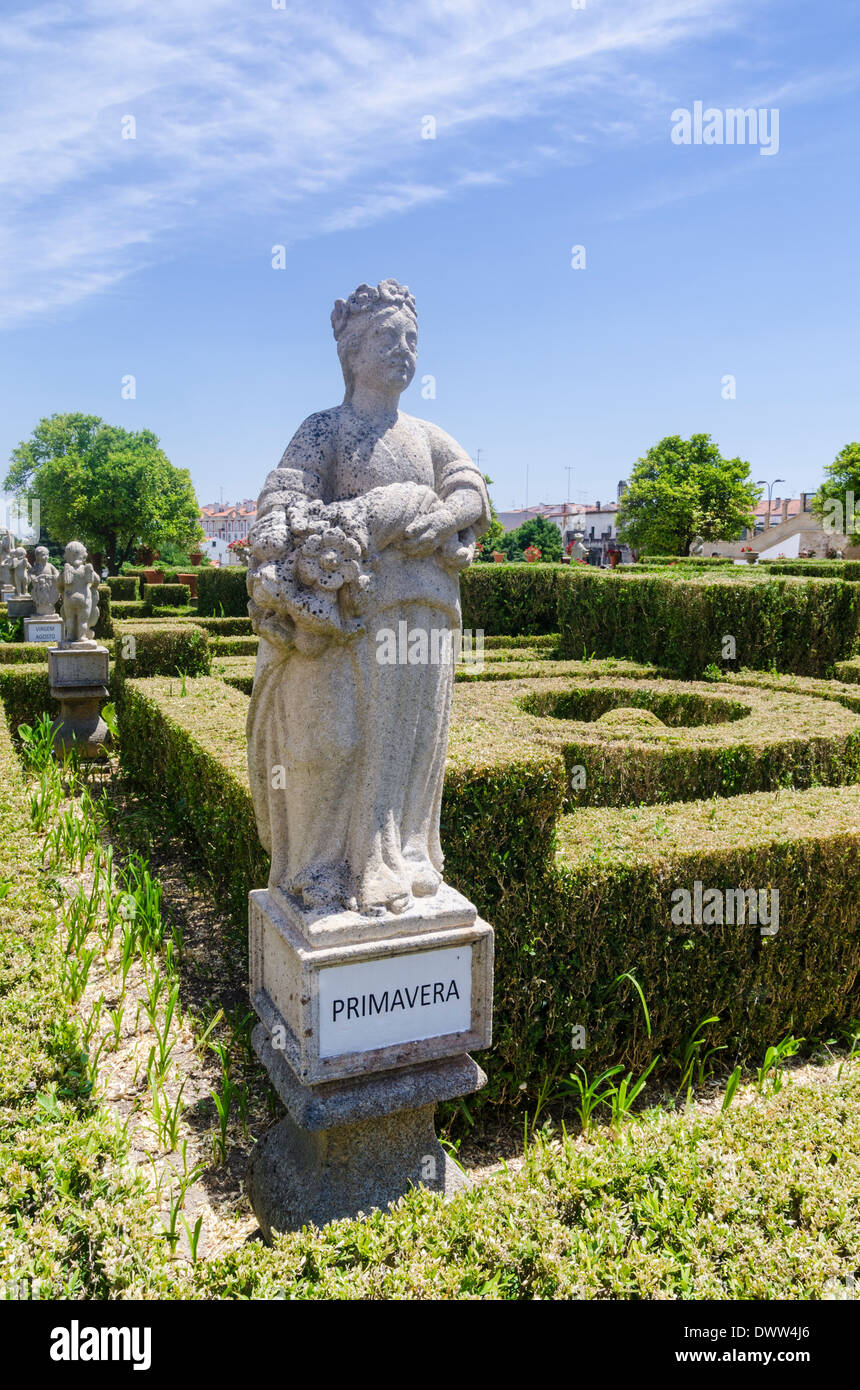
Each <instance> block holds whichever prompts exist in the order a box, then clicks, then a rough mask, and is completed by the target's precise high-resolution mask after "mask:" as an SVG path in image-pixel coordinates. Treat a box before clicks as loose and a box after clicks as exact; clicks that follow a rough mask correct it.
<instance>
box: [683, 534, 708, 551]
mask: <svg viewBox="0 0 860 1390" xmlns="http://www.w3.org/2000/svg"><path fill="white" fill-rule="evenodd" d="M704 553H705V541H704V538H703V537H702V536H694V537H693V539H692V540H691V541H690V544H689V547H688V550H687V554H688V555H704Z"/></svg>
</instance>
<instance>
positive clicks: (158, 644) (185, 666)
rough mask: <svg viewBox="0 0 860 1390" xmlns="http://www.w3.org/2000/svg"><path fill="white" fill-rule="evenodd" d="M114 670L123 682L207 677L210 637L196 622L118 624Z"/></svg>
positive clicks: (209, 662) (114, 651)
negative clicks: (127, 679)
mask: <svg viewBox="0 0 860 1390" xmlns="http://www.w3.org/2000/svg"><path fill="white" fill-rule="evenodd" d="M113 657H114V670H115V672H116V675H117V676H118V677H119V678H120V679H122V678H124V677H125V676H131V677H133V678H135V679H138V678H140V677H145V676H156V675H158V676H181V675H183V674H184V675H186V676H206V675H208V674H209V669H210V664H211V654H210V651H209V635H208V633H206V632H203V631H202V629H201V628H199V627H196V626H195V625H194V624H192V623H186V624H184V625H183V624H179V623H163V624H158V623H147V624H145V625H144V624H138V623H118V624H117V635H116V640H115V641H114V650H113Z"/></svg>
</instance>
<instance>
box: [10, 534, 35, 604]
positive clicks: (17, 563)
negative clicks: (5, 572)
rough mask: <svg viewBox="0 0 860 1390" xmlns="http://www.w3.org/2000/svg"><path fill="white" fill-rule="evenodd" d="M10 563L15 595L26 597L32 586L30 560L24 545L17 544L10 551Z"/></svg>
mask: <svg viewBox="0 0 860 1390" xmlns="http://www.w3.org/2000/svg"><path fill="white" fill-rule="evenodd" d="M9 564H10V566H11V569H12V583H13V584H14V586H15V597H16V598H26V597H27V594H28V591H29V588H30V561H29V560H28V559H27V552H26V550H25V549H24V547H23V545H16V546H15V548H14V550H12V551H10V553H9Z"/></svg>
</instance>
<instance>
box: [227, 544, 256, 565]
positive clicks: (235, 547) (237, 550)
mask: <svg viewBox="0 0 860 1390" xmlns="http://www.w3.org/2000/svg"><path fill="white" fill-rule="evenodd" d="M227 549H228V550H232V552H233V554H234V555H235V556H237V558H238V559H240V560H242V561H244V563H245V564H247V563H248V556H249V554H250V553H251V547H250V546H249V544H248V542H247V540H237V541H230V543H229V545H228V546H227Z"/></svg>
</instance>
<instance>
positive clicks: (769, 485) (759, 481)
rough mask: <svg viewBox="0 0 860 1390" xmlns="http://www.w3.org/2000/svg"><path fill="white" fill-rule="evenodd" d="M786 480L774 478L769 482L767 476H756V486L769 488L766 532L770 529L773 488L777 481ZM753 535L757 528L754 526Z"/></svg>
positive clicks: (782, 481)
mask: <svg viewBox="0 0 860 1390" xmlns="http://www.w3.org/2000/svg"><path fill="white" fill-rule="evenodd" d="M784 482H785V478H773V479H772V481H771V482H768V481H767V479H766V478H756V487H766V488H767V519H766V521H765V523H764V529H765V533H767V532H768V531H769V530H770V503H771V497H772V496H773V490H774V488H775V487H776V485H777V483H784ZM753 535H755V528H753Z"/></svg>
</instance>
